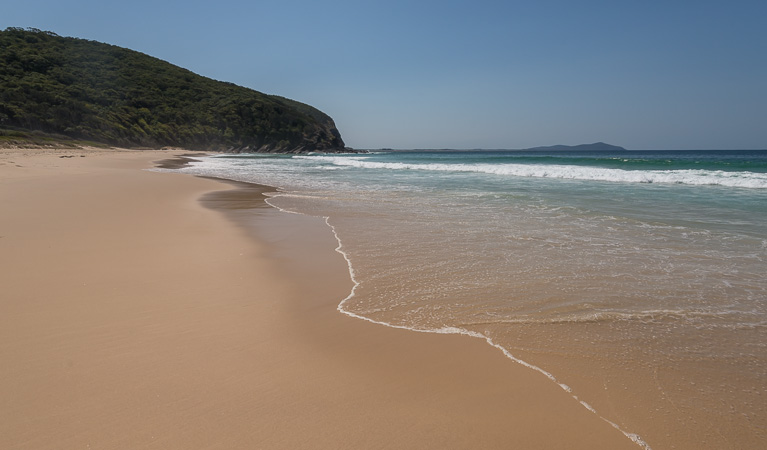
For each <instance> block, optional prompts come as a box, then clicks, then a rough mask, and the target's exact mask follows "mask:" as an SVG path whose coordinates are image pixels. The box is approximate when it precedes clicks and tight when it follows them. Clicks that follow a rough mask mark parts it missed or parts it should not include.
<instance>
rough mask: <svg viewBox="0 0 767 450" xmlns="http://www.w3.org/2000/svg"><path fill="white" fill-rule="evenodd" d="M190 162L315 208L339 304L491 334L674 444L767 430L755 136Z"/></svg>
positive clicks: (646, 434)
mask: <svg viewBox="0 0 767 450" xmlns="http://www.w3.org/2000/svg"><path fill="white" fill-rule="evenodd" d="M183 171H185V172H188V173H194V174H199V175H207V176H217V177H222V178H229V179H234V180H239V181H249V182H255V183H260V184H265V185H270V186H275V187H277V188H279V190H278V192H277V193H276V194H274V195H272V197H271V198H270V200H269V202H270V203H271V204H272V205H274V206H276V207H278V208H281V209H284V210H287V211H292V212H300V213H305V214H312V215H317V216H322V217H327V218H328V219H327V220H328V223H329V225H331V226H332V227H333V229H334V231H335V233H336V235H337V237H338V238H339V240H340V242H341V244H342V250H343V252H344V255H345V256H346V257H347V259H348V260H349V262H350V265H351V269H352V271H353V277H354V279H355V281H356V282H357V284H358V285H357V287H356V288H355V291H354V292H353V294H352V295H351V296H350V297H349V298H347V299H339V301H342V300H343V301H342V304H341V305H340V309H341V310H342V311H343V312H346V313H347V314H350V315H353V316H356V317H361V318H365V319H368V320H371V321H374V322H378V323H383V324H387V325H391V326H397V327H403V328H409V329H414V330H422V331H434V332H458V333H464V334H469V335H472V336H481V337H483V338H486V339H488V340H489V341H490V342H492V343H493V344H495V345H497V346H499V347H501V348H503V349H504V351H505V352H506V353H507V356H510V357H512V358H515V359H517V360H521V361H525V362H526V363H527V364H529V365H530V366H533V367H534V368H536V369H537V370H540V371H541V372H543V373H545V374H546V375H547V376H549V377H550V378H552V379H555V381H556V382H558V383H560V385H563V386H566V387H563V388H565V389H566V390H567V391H568V392H569V393H571V394H572V395H573V396H574V397H577V398H578V399H579V401H583V402H587V403H588V404H589V407H590V408H592V407H593V408H594V409H595V410H596V411H598V414H600V415H601V416H602V417H603V418H604V419H605V420H606V421H608V422H610V423H612V424H614V426H616V427H618V428H619V429H621V430H622V431H624V432H625V433H626V434H627V435H632V436H633V434H632V433H638V434H640V435H641V436H642V437H643V439H644V441H646V444H643V445H646V446H648V447H649V446H650V445H652V444H653V439H651V438H654V439H655V442H660V443H661V444H663V443H664V439H672V441H671V442H676V441H673V439H674V438H668V437H665V436H662V434H663V433H664V432H661V431H659V430H662V429H663V428H664V426H668V427H671V425H668V424H674V425H673V426H674V427H676V428H679V427H684V428H685V429H688V430H698V429H699V431H696V433H700V436H703V437H704V438H705V436H708V437H707V438H705V439H704V441H705V442H708V443H711V442H720V441H717V440H716V439H718V438H717V437H716V436H721V435H724V436H726V439H725V441H726V442H730V443H732V442H740V441H738V439H745V438H742V436H748V439H750V440H747V441H743V442H744V443H743V444H742V445H747V446H751V445H753V444H754V442H757V443H765V444H767V436H766V431H765V430H766V429H767V427H765V425H767V414H766V412H765V407H764V406H763V403H767V402H764V401H763V400H762V399H763V398H764V396H765V395H767V276H765V274H767V225H766V224H767V151H622V152H614V153H613V152H593V153H590V152H518V151H471V152H468V151H406V152H404V151H399V152H378V153H372V154H367V155H303V156H262V155H231V156H218V157H210V158H200V161H199V162H196V163H194V164H193V165H192V166H191V167H188V168H185V169H183ZM583 361H588V362H589V363H588V364H586V365H584V363H583ZM606 380H609V381H606ZM602 385H603V386H602ZM604 392H607V394H605V393H604ZM608 397H609V401H608ZM637 398H640V399H641V400H637ZM638 401H639V402H641V401H646V402H647V405H646V408H642V411H640V412H636V411H635V412H629V410H628V409H627V410H625V411H624V410H621V407H620V406H617V407H616V406H615V404H616V403H617V404H618V405H620V404H621V402H625V404H626V408H628V403H630V402H633V403H634V404H636V403H637V402H638ZM670 405H673V407H672V406H670ZM616 408H617V411H618V412H617V413H615V412H613V414H612V415H611V414H608V413H603V412H602V411H604V410H607V411H614V410H615V409H616ZM632 411H633V410H632ZM733 411H734V413H733ZM723 418H726V419H727V420H726V422H727V424H728V425H727V426H725V425H722V422H723ZM725 428H726V429H725ZM674 429H675V428H674ZM712 429H716V433H714V432H713V431H711V430H712ZM665 433H666V434H673V432H672V431H666V432H665ZM707 433H708V434H710V436H709V435H708V434H707ZM728 433H729V434H728ZM680 439H681V438H680ZM701 439H703V438H701ZM701 442H703V441H701ZM722 442H724V441H722ZM698 444H700V442H697V443H696V444H695V445H698ZM661 447H663V445H661ZM700 448H706V445H702V447H700ZM709 448H716V445H713V444H710V446H709Z"/></svg>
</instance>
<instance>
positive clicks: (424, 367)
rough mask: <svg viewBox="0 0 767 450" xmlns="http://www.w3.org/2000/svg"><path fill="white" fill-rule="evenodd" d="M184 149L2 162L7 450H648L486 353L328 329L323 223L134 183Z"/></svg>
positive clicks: (210, 185) (5, 154)
mask: <svg viewBox="0 0 767 450" xmlns="http://www.w3.org/2000/svg"><path fill="white" fill-rule="evenodd" d="M184 153H185V152H183V151H175V150H174V151H128V150H95V149H78V150H73V149H66V150H33V149H27V150H11V149H0V286H2V291H1V293H0V361H2V364H0V448H3V449H36V450H37V449H87V448H98V449H129V448H130V449H137V448H139V449H144V448H146V449H202V448H208V449H233V448H238V449H261V448H263V449H322V448H327V449H339V448H348V449H370V448H392V449H401V448H413V449H416V448H417V449H424V448H433V449H448V448H455V449H469V448H483V449H486V448H499V449H500V448H503V449H622V448H625V449H638V448H641V447H640V446H638V445H637V444H636V443H634V442H632V441H631V440H629V439H628V438H627V437H626V436H624V435H623V434H622V433H621V432H619V431H618V430H616V429H614V428H613V427H612V426H610V425H609V424H608V423H606V422H605V421H604V420H602V419H601V418H600V417H598V416H597V415H595V414H593V413H591V412H590V411H588V410H587V409H586V408H584V407H583V406H582V405H580V404H579V403H578V402H577V401H575V400H574V399H573V398H572V397H571V396H570V395H568V394H567V393H566V392H564V391H563V390H562V389H560V387H559V386H557V385H556V384H554V383H552V382H551V381H549V380H548V379H547V378H545V377H544V376H543V375H542V374H540V373H537V372H534V371H532V370H530V369H527V368H525V367H523V366H521V365H519V364H516V363H514V362H513V361H511V360H509V359H507V358H505V357H503V355H502V354H501V353H500V351H498V350H497V349H494V348H492V347H490V346H489V345H487V344H486V343H485V342H484V341H482V340H479V339H473V338H468V337H464V336H455V335H435V334H423V333H415V332H410V331H406V330H398V329H392V328H386V327H383V326H377V325H374V324H370V323H367V322H365V321H361V320H357V319H353V318H350V317H347V316H344V315H343V314H340V313H339V312H338V311H337V310H336V306H337V304H338V303H339V301H341V300H342V299H343V298H344V297H346V296H347V295H348V293H349V291H350V289H351V287H352V282H351V280H350V277H349V272H348V269H347V265H346V261H345V260H344V258H343V257H342V256H341V255H340V254H339V253H337V252H335V251H334V250H335V248H336V246H337V245H338V244H337V242H336V240H335V237H334V236H333V234H332V232H331V230H330V229H329V228H328V227H327V226H326V225H325V223H324V221H323V220H322V219H320V218H313V217H306V216H300V215H296V214H287V213H283V212H280V211H278V210H276V209H274V208H271V207H269V206H268V205H266V204H265V203H264V202H263V199H262V197H261V192H263V189H264V188H261V187H257V186H249V187H238V186H234V185H232V184H228V183H224V182H220V181H217V180H211V179H202V178H195V177H191V176H188V175H181V174H168V173H157V172H150V171H147V170H143V169H147V168H151V167H153V166H154V161H159V160H165V159H170V158H173V157H174V156H178V155H182V154H184Z"/></svg>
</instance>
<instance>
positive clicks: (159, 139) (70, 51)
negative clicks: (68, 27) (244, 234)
mask: <svg viewBox="0 0 767 450" xmlns="http://www.w3.org/2000/svg"><path fill="white" fill-rule="evenodd" d="M30 133H31V134H30ZM41 135H42V136H46V137H47V136H53V137H54V138H62V139H64V140H66V139H78V140H85V141H92V142H96V143H102V144H106V145H113V146H122V147H133V148H135V147H144V148H147V147H148V148H161V147H168V146H170V147H183V148H187V149H191V150H217V151H229V152H275V153H305V152H313V151H320V152H344V151H349V149H347V148H345V145H344V141H343V139H342V138H341V134H340V133H339V131H338V129H337V128H336V126H335V123H334V122H333V119H332V118H331V117H330V116H328V115H327V114H325V113H323V112H322V111H320V110H318V109H316V108H314V107H312V106H309V105H306V104H303V103H300V102H297V101H295V100H290V99H287V98H284V97H279V96H275V95H268V94H264V93H262V92H258V91H255V90H252V89H248V88H245V87H241V86H237V85H234V84H232V83H227V82H222V81H216V80H213V79H210V78H206V77H203V76H200V75H197V74H195V73H193V72H191V71H189V70H186V69H183V68H181V67H178V66H175V65H173V64H170V63H168V62H166V61H163V60H160V59H157V58H154V57H151V56H148V55H145V54H143V53H139V52H137V51H133V50H129V49H126V48H121V47H117V46H114V45H110V44H104V43H100V42H95V41H89V40H85V39H78V38H72V37H62V36H59V35H57V34H55V33H53V32H50V31H40V30H37V29H33V28H28V29H22V28H7V29H5V30H4V31H0V144H2V143H3V141H4V142H6V143H7V142H9V141H13V139H15V138H18V139H25V138H30V137H31V138H34V137H35V136H41Z"/></svg>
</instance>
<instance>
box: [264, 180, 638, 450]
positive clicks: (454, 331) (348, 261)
mask: <svg viewBox="0 0 767 450" xmlns="http://www.w3.org/2000/svg"><path fill="white" fill-rule="evenodd" d="M282 196H286V197H291V196H292V195H290V194H285V193H281V192H279V191H278V192H275V193H271V194H270V195H269V196H268V197H267V198H266V199H265V202H266V203H267V204H268V205H269V206H272V207H273V208H276V209H278V210H280V211H282V212H286V213H289V214H299V215H306V214H304V213H300V212H297V211H292V210H289V209H285V208H281V207H279V206H277V205H275V204H274V203H272V202H270V200H271V199H272V198H275V197H282ZM323 219H324V220H325V224H326V225H327V226H328V228H330V230H331V231H332V232H333V236H334V237H335V239H336V242H338V246H337V247H336V249H335V250H336V252H337V253H339V254H340V255H341V256H343V258H344V260H345V261H346V265H347V267H348V268H349V277H350V278H351V281H352V284H353V285H352V289H351V291H350V292H349V295H348V296H346V298H344V299H343V300H341V302H340V303H339V304H338V306H337V307H336V309H337V310H338V312H340V313H342V314H345V315H347V316H349V317H353V318H355V319H360V320H364V321H366V322H370V323H374V324H377V325H383V326H385V327H389V328H398V329H401V330H409V331H415V332H418V333H434V334H461V335H464V336H469V337H473V338H478V339H482V340H484V341H485V342H487V343H488V344H490V345H491V346H492V347H495V348H497V349H498V350H500V351H501V352H502V353H503V354H504V356H506V357H507V358H508V359H510V360H512V361H514V362H515V363H517V364H520V365H522V366H524V367H526V368H528V369H531V370H534V371H536V372H538V373H540V374H542V375H543V376H545V377H546V378H548V379H549V380H551V381H552V382H554V383H555V384H556V385H557V386H559V387H560V388H561V389H562V390H563V391H565V392H567V393H568V394H570V396H571V397H572V398H573V399H574V400H575V401H577V402H578V403H579V404H580V405H581V406H583V407H584V408H586V409H587V410H588V411H590V412H591V413H593V414H595V415H596V416H597V417H599V418H600V419H602V420H603V421H604V422H606V423H607V424H609V425H610V426H612V427H613V428H615V429H616V430H618V431H620V432H621V433H622V434H623V435H624V436H626V437H627V438H628V439H629V440H631V441H632V442H634V443H635V444H637V445H639V446H640V447H642V448H643V449H644V450H652V448H651V447H650V445H649V444H648V443H647V442H645V441H644V440H643V439H642V438H641V437H640V436H639V435H638V434H636V433H630V432H628V431H625V430H623V429H622V428H621V427H620V426H619V425H618V424H617V423H615V422H613V421H611V420H609V419H607V418H606V417H604V416H602V415H601V414H599V413H598V412H597V411H596V410H595V409H594V408H593V407H592V406H591V405H589V404H588V403H586V402H585V401H583V400H581V399H580V398H578V396H577V395H575V394H574V393H573V390H572V388H570V386H568V385H566V384H564V383H562V382H560V381H559V380H557V378H556V377H555V376H554V375H553V374H552V373H551V372H548V371H546V370H544V369H542V368H540V367H538V366H536V365H534V364H530V363H529V362H527V361H524V360H522V359H519V358H517V357H516V356H514V355H513V354H512V353H511V352H510V351H509V350H508V349H507V348H505V347H503V346H502V345H500V344H498V343H496V342H495V341H493V340H492V338H490V337H488V336H485V335H484V334H482V333H477V332H476V331H470V330H466V329H463V328H458V327H442V328H437V329H424V328H411V327H406V326H402V325H394V324H392V323H388V322H382V321H378V320H374V319H371V318H369V317H365V316H362V315H359V314H356V313H354V312H352V311H349V310H348V309H346V308H345V307H344V305H345V304H346V303H347V302H348V301H349V300H351V299H352V298H353V297H354V296H355V294H356V291H357V288H358V287H359V286H360V282H359V281H357V278H356V274H355V272H354V266H353V265H352V261H351V259H350V258H349V255H348V254H347V253H346V251H345V250H344V246H343V243H342V242H341V238H340V237H339V236H338V232H337V231H336V227H335V226H333V224H331V223H330V217H328V216H323Z"/></svg>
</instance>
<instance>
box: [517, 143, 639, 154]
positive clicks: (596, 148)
mask: <svg viewBox="0 0 767 450" xmlns="http://www.w3.org/2000/svg"><path fill="white" fill-rule="evenodd" d="M525 150H536V151H537V150H540V151H586V152H607V151H624V150H626V149H625V148H623V147H619V146H617V145H610V144H605V143H604V142H595V143H593V144H580V145H549V146H544V147H533V148H526V149H525Z"/></svg>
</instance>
